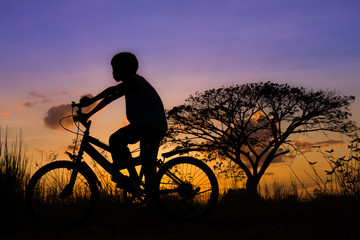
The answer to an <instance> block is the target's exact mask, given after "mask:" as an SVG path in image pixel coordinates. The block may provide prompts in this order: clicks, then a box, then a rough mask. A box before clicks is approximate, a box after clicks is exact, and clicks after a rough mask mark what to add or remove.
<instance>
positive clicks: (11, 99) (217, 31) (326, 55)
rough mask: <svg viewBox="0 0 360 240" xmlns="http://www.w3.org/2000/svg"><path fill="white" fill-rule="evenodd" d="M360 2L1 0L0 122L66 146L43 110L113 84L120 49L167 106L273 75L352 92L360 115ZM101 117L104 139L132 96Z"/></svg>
mask: <svg viewBox="0 0 360 240" xmlns="http://www.w3.org/2000/svg"><path fill="white" fill-rule="evenodd" d="M359 12H360V1H357V0H346V1H343V0H338V1H333V0H324V1H321V0H320V1H314V0H273V1H269V0H251V1H244V0H233V1H228V0H217V1H212V0H199V1H196V0H191V1H190V0H179V1H178V0H162V1H160V0H159V1H156V0H154V1H150V0H140V1H136V0H128V1H121V0H113V1H108V0H101V1H100V0H99V1H91V0H83V1H79V0H74V1H53V0H43V1H41V0H36V1H28V0H3V1H1V2H0V52H1V55H0V83H1V87H0V126H2V128H4V127H8V128H9V130H10V131H12V132H13V133H16V132H17V131H18V130H19V129H20V128H21V129H22V132H23V136H24V138H25V140H28V144H29V145H30V148H31V149H37V150H48V149H54V148H55V146H59V145H66V144H69V143H70V141H69V139H71V138H72V136H71V135H69V134H67V133H64V132H61V131H55V130H52V129H50V128H47V127H46V126H44V122H43V119H44V117H45V116H46V114H47V112H48V110H49V109H50V108H52V107H54V106H55V107H57V106H61V104H65V105H66V104H68V103H70V102H71V101H72V100H77V99H78V98H79V96H80V95H82V94H86V93H92V94H97V93H98V92H100V91H101V90H103V89H104V88H105V87H107V86H110V85H111V84H114V83H115V82H114V81H113V80H112V78H111V68H110V59H111V57H112V56H113V55H114V54H115V53H117V52H119V51H132V52H134V53H135V54H136V55H137V56H138V58H139V61H140V69H139V73H140V74H141V75H143V76H144V77H145V78H147V79H148V80H149V81H150V82H151V83H152V84H153V85H154V86H155V88H156V89H158V91H159V93H160V95H161V96H162V98H163V101H164V104H165V106H166V108H171V107H173V106H175V105H177V104H181V103H183V102H184V99H185V98H187V97H188V96H189V95H190V94H193V93H194V92H196V91H203V90H206V89H208V88H216V87H220V86H222V85H229V84H236V83H238V84H243V83H248V82H257V81H276V82H280V83H289V84H292V85H299V86H304V87H308V88H315V89H317V88H323V89H338V90H339V91H341V93H342V94H346V95H355V96H356V97H357V100H356V102H355V103H354V105H353V111H354V119H355V120H357V121H358V122H359V120H360V113H359V111H358V108H359V97H360V94H359V90H360V84H359V79H360V15H359ZM94 118H95V119H96V122H97V123H98V125H97V126H94V128H95V130H94V131H95V132H94V133H98V134H100V133H101V134H100V135H102V136H103V138H102V139H103V140H104V141H106V140H107V136H108V135H109V134H110V133H111V132H113V131H115V130H116V129H117V128H118V127H119V126H120V124H121V122H124V118H125V116H124V106H123V105H122V102H120V104H118V105H115V106H114V107H108V109H107V110H105V111H104V112H103V113H101V114H99V115H97V116H95V117H94ZM104 125H106V126H107V128H106V129H104V128H103V126H104ZM96 127H97V128H96ZM96 129H98V130H96ZM62 139H63V140H62ZM55 150H56V149H55Z"/></svg>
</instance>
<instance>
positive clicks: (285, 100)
mask: <svg viewBox="0 0 360 240" xmlns="http://www.w3.org/2000/svg"><path fill="white" fill-rule="evenodd" d="M354 100H355V97H353V96H341V95H340V94H339V93H338V92H337V91H329V90H309V89H306V88H303V87H294V86H290V85H288V84H277V83H272V82H266V83H262V82H260V83H249V84H244V85H233V86H229V87H222V88H218V89H210V90H207V91H205V92H203V93H199V92H197V93H196V94H195V95H193V96H190V97H189V98H188V99H187V100H186V101H185V103H184V104H183V105H180V106H177V107H174V108H173V109H171V110H170V111H168V118H169V122H170V124H171V128H170V134H169V137H168V141H169V142H171V143H172V144H174V143H175V144H178V146H181V147H186V148H193V149H202V150H204V151H205V152H207V153H216V154H218V155H221V156H222V157H226V158H227V159H229V160H231V161H233V162H235V163H236V164H238V165H239V167H240V168H241V169H242V170H243V171H244V173H245V175H246V177H247V184H246V186H247V189H248V190H250V191H252V192H256V188H257V185H258V183H259V180H260V178H261V177H262V176H263V175H264V173H265V171H266V170H267V168H268V167H269V165H270V163H271V162H273V161H274V159H276V158H279V157H280V156H282V155H284V154H287V153H288V152H289V150H288V148H287V147H286V146H288V144H291V143H290V142H289V137H290V136H291V135H293V134H297V133H311V132H318V131H330V132H340V133H345V134H349V133H352V132H354V131H355V130H357V127H356V124H355V122H353V121H351V120H350V117H351V112H350V109H349V106H350V104H351V103H352V102H353V101H354Z"/></svg>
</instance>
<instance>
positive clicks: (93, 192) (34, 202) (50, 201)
mask: <svg viewBox="0 0 360 240" xmlns="http://www.w3.org/2000/svg"><path fill="white" fill-rule="evenodd" d="M74 170H76V171H77V172H78V173H77V176H76V180H75V184H74V187H73V189H70V188H69V187H68V184H69V182H70V176H71V173H72V172H73V171H74ZM97 199H98V187H97V183H96V180H95V179H94V176H93V173H92V172H91V171H90V170H88V169H86V168H78V167H75V164H74V163H73V162H70V161H56V162H52V163H49V164H47V165H45V166H43V167H41V168H40V169H39V170H38V171H37V172H36V173H35V174H34V175H33V176H32V178H31V179H30V181H29V184H28V186H27V189H26V201H27V206H28V209H29V212H30V214H31V215H32V216H33V217H35V218H36V220H38V221H39V222H40V223H42V224H46V225H47V226H50V227H76V226H78V225H79V224H81V223H83V222H85V221H86V220H88V219H89V217H90V215H91V213H92V212H93V210H94V208H95V205H96V202H97Z"/></svg>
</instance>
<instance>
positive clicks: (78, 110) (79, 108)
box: [71, 101, 91, 128]
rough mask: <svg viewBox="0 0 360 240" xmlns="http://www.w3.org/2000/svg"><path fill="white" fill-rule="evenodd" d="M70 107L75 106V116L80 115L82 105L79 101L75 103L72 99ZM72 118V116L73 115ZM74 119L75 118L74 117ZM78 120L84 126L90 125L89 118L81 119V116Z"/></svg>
mask: <svg viewBox="0 0 360 240" xmlns="http://www.w3.org/2000/svg"><path fill="white" fill-rule="evenodd" d="M71 107H72V108H75V107H76V108H77V110H76V114H77V116H81V115H82V105H81V104H80V103H75V102H74V101H73V102H71ZM73 119H74V116H73ZM74 120H75V119H74ZM77 121H78V122H80V123H81V124H82V125H83V126H84V127H86V128H89V127H90V125H91V120H87V121H82V119H81V118H78V119H77Z"/></svg>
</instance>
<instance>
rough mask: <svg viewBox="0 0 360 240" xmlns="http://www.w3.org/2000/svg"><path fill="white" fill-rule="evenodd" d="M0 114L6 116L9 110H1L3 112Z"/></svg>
mask: <svg viewBox="0 0 360 240" xmlns="http://www.w3.org/2000/svg"><path fill="white" fill-rule="evenodd" d="M1 115H3V116H8V115H10V112H9V111H3V112H1Z"/></svg>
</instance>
